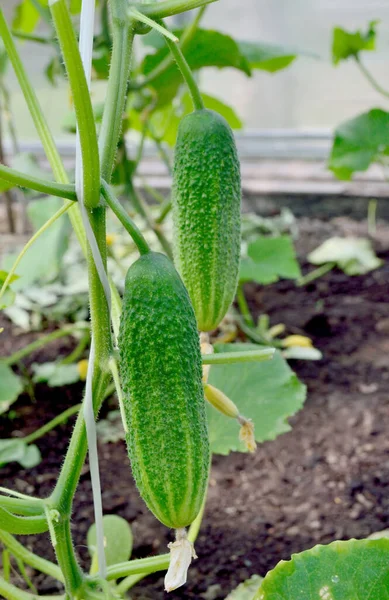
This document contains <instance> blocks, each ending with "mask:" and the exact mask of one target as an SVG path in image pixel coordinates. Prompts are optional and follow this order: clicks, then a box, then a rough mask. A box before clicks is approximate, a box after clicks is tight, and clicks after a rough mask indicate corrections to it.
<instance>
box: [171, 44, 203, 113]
mask: <svg viewBox="0 0 389 600" xmlns="http://www.w3.org/2000/svg"><path fill="white" fill-rule="evenodd" d="M165 42H166V45H167V46H168V48H169V50H170V52H171V53H172V55H173V57H174V60H175V61H176V63H177V66H178V68H179V69H180V71H181V75H182V76H183V78H184V81H185V83H186V85H187V86H188V90H189V93H190V95H191V98H192V102H193V106H194V108H195V109H196V110H202V109H203V108H204V102H203V99H202V97H201V94H200V90H199V88H198V85H197V82H196V79H195V78H194V75H193V73H192V71H191V69H190V67H189V65H188V63H187V61H186V58H185V56H184V54H183V52H182V50H181V48H180V46H179V45H178V44H177V43H176V42H172V41H171V40H169V38H167V37H165Z"/></svg>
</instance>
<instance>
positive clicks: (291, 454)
mask: <svg viewBox="0 0 389 600" xmlns="http://www.w3.org/2000/svg"><path fill="white" fill-rule="evenodd" d="M299 225H300V237H299V240H298V243H297V247H298V252H299V256H300V258H301V260H302V262H303V264H304V260H305V257H306V253H307V251H308V250H310V249H312V248H313V247H315V246H316V245H317V244H318V243H319V242H320V241H322V240H324V239H326V238H327V237H329V236H330V235H334V234H337V233H347V234H350V233H356V232H357V233H363V234H364V235H365V234H366V231H365V228H366V225H365V224H364V223H358V224H357V223H354V222H352V221H350V220H347V219H335V220H333V221H331V222H327V223H323V222H321V221H315V220H307V219H301V220H300V222H299ZM374 244H375V247H376V250H377V251H378V253H379V255H380V256H381V258H383V259H384V261H385V262H384V264H383V266H382V267H381V268H380V269H378V270H376V271H373V272H371V273H369V274H367V275H364V276H358V277H348V276H346V275H344V274H343V273H342V272H340V271H338V270H334V271H333V272H330V273H328V274H327V275H326V276H324V277H322V278H321V279H319V280H317V281H315V282H313V283H312V284H310V285H309V286H307V287H306V288H297V287H296V286H295V285H294V284H293V283H291V282H288V281H282V282H279V283H277V284H275V285H272V286H268V287H266V288H260V287H259V286H255V285H249V286H248V287H247V291H248V297H249V303H250V306H251V308H252V311H253V313H254V314H255V315H258V314H260V313H263V312H266V313H267V314H269V315H270V318H271V324H276V323H280V322H282V323H284V324H285V325H286V327H287V330H288V332H289V333H302V334H306V335H309V336H310V337H311V338H312V340H313V342H314V344H315V346H316V347H317V348H319V349H320V350H321V351H322V353H323V356H324V358H323V360H321V361H318V362H304V361H294V362H293V363H291V366H292V368H294V369H295V370H296V372H297V373H298V375H299V377H300V379H301V380H302V381H303V382H304V383H305V384H306V385H307V386H308V398H307V401H306V404H305V407H304V408H303V410H301V411H300V412H299V413H298V414H297V415H295V416H294V417H293V418H292V419H291V420H290V423H291V425H292V430H291V431H290V432H289V433H286V434H284V435H282V436H281V437H279V438H278V439H277V440H275V441H273V442H267V443H265V444H263V445H261V446H260V447H259V448H258V451H257V453H256V454H255V456H249V455H243V454H233V455H230V456H228V457H220V456H216V457H215V458H214V460H213V468H212V475H211V480H210V489H209V498H208V503H207V510H206V513H205V517H204V522H203V526H202V529H201V532H200V535H199V537H198V540H197V543H196V551H197V554H198V556H199V559H198V560H197V561H195V562H194V564H193V566H192V567H191V569H190V572H189V581H188V584H187V585H186V586H185V587H184V588H182V589H181V590H178V591H177V592H173V593H171V594H170V595H169V596H168V597H169V598H170V599H171V600H174V599H175V598H177V599H178V598H187V599H190V598H198V599H201V598H204V599H205V600H218V599H222V598H225V596H226V595H227V594H228V593H229V592H230V591H231V590H232V589H233V588H234V587H235V586H236V585H237V584H238V583H240V582H241V581H243V580H244V579H246V578H248V577H249V576H250V575H252V574H253V573H258V574H260V575H264V574H265V573H266V572H267V571H268V570H269V569H271V568H272V567H274V566H275V565H276V564H277V562H278V561H279V560H281V559H288V558H289V557H290V555H291V554H292V553H294V552H300V551H302V550H304V549H307V548H310V547H312V546H313V545H315V544H317V543H324V544H326V543H329V542H331V541H333V540H335V539H347V538H351V537H356V538H361V537H365V536H367V535H369V534H371V533H373V532H376V531H379V530H382V529H385V528H386V527H389V438H388V435H387V432H388V431H389V410H388V409H389V397H388V393H387V389H388V385H389V366H388V359H387V353H389V304H388V297H387V296H388V282H389V228H388V227H387V226H385V225H380V226H379V229H378V235H377V237H376V239H375V240H374ZM304 270H305V271H306V270H308V267H306V266H305V267H304ZM7 330H8V334H9V336H11V333H12V331H10V330H11V328H10V325H9V324H7ZM3 335H4V334H3ZM30 337H31V334H30V336H23V335H19V336H18V337H17V338H15V337H13V338H12V340H11V338H10V337H9V338H8V339H7V343H5V345H4V348H3V352H4V353H9V351H10V345H12V348H13V350H15V349H17V347H18V346H22V345H24V344H25V343H26V341H27V338H29V339H30ZM65 350H69V347H67V346H66V344H65V343H64V342H61V343H59V344H58V345H56V346H54V345H51V346H49V347H47V348H46V349H45V351H44V354H41V353H39V352H38V353H36V354H35V355H33V356H32V357H31V359H30V360H31V361H33V360H34V361H37V360H38V361H39V360H41V361H44V360H50V359H52V358H54V357H55V356H57V355H58V353H62V352H64V351H65ZM81 389H82V388H81V386H79V385H75V386H70V387H68V388H66V389H54V390H53V389H48V388H47V387H45V386H38V387H37V388H36V401H35V402H32V401H31V399H30V398H29V397H27V396H26V395H24V396H22V397H21V398H20V399H19V400H18V402H17V404H16V405H15V410H16V411H17V417H16V418H15V419H14V420H13V421H10V420H7V419H6V418H3V419H2V420H0V431H1V436H2V437H9V436H11V435H23V434H26V433H29V432H31V431H33V430H34V429H36V428H37V427H38V426H39V425H41V424H42V423H43V422H46V421H48V420H49V419H50V418H52V417H53V416H54V415H56V414H58V413H59V412H61V411H62V410H64V409H65V408H66V407H68V406H70V405H72V404H74V403H76V402H79V400H80V396H81ZM73 422H74V419H69V422H68V423H67V424H66V425H62V426H61V427H59V428H57V429H56V430H54V431H52V432H50V433H49V434H48V435H47V436H46V437H44V438H43V439H41V440H39V442H38V445H39V447H40V449H41V452H42V456H43V457H44V458H43V461H42V463H41V464H40V465H39V466H38V467H37V468H35V469H32V470H30V471H25V470H22V469H21V468H19V467H18V466H17V465H16V464H12V465H9V466H7V467H4V468H3V469H1V471H0V473H1V484H2V485H4V486H9V487H12V488H13V489H17V490H19V491H21V492H24V493H33V494H36V495H40V496H45V495H48V494H49V493H50V491H51V489H52V488H53V486H54V484H55V480H56V477H57V474H58V469H59V466H60V464H61V460H62V457H63V454H64V452H65V450H66V447H67V443H68V439H69V435H70V432H71V429H72V425H73ZM100 461H101V476H102V487H103V490H104V491H103V505H104V511H105V512H106V513H117V514H119V515H121V516H122V517H124V518H125V519H127V520H128V521H129V522H130V523H131V524H132V527H133V531H134V537H135V548H134V556H136V557H143V556H149V555H151V554H154V553H158V552H163V551H165V550H166V544H167V543H168V542H169V541H171V532H169V531H167V530H166V529H165V528H164V527H163V526H162V525H160V524H159V523H158V522H157V521H156V520H155V518H154V517H153V516H152V515H151V514H150V513H149V512H148V511H147V510H146V508H145V506H144V504H143V502H142V501H141V499H140V498H139V496H138V493H137V491H136V489H135V487H134V484H133V481H132V479H131V474H130V469H129V466H128V459H127V455H126V450H125V447H124V443H123V442H120V443H114V444H113V443H111V444H105V445H101V447H100ZM91 522H92V504H91V487H90V479H89V472H88V467H87V466H86V467H85V468H84V471H83V474H82V477H81V481H80V486H79V489H78V492H77V496H76V498H75V503H74V513H73V524H72V528H73V534H74V539H75V543H76V545H77V551H78V553H79V556H80V560H81V562H82V564H83V565H84V566H87V561H88V554H87V550H86V547H85V539H86V532H87V529H88V527H89V525H90V524H91ZM28 545H29V547H31V548H32V547H33V548H34V550H35V551H37V552H38V553H39V554H41V555H43V556H46V557H48V558H51V557H52V550H51V548H50V545H49V542H48V539H47V536H44V535H43V536H39V537H38V536H37V537H34V538H31V539H29V541H28ZM35 582H36V585H37V586H38V588H39V591H40V593H42V594H44V593H56V591H58V588H56V587H55V583H53V581H52V580H50V579H49V578H47V577H45V576H42V575H37V574H36V576H35ZM131 597H132V598H134V599H142V600H155V599H163V598H165V597H167V596H166V595H165V593H164V592H163V578H162V576H160V575H158V574H156V575H155V576H151V577H149V578H147V579H145V580H144V581H143V582H142V584H140V585H138V586H137V587H135V588H134V589H133V591H132V594H131Z"/></svg>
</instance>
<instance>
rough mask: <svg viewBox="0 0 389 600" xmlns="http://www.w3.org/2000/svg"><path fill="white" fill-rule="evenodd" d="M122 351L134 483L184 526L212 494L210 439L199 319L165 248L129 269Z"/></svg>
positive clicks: (153, 505)
mask: <svg viewBox="0 0 389 600" xmlns="http://www.w3.org/2000/svg"><path fill="white" fill-rule="evenodd" d="M119 351H120V371H121V377H122V383H123V392H124V407H123V408H124V416H125V419H124V420H125V423H124V424H125V427H126V430H127V432H126V439H127V446H128V452H129V456H130V460H131V465H132V472H133V475H134V478H135V482H136V484H137V487H138V489H139V492H140V494H141V496H142V498H143V499H144V501H145V502H146V504H147V506H148V507H149V509H150V510H151V511H152V512H153V513H154V515H155V516H156V517H157V518H158V519H159V520H160V521H162V523H164V524H165V525H166V526H167V527H171V528H174V529H181V528H184V527H186V526H187V525H189V524H190V523H192V521H193V520H194V519H195V517H196V516H197V514H198V512H199V510H200V508H201V504H202V501H203V498H204V495H205V490H206V485H207V478H208V468H209V460H210V455H209V442H208V431H207V423H206V413H205V402H204V393H203V385H202V370H201V353H200V343H199V336H198V333H197V327H196V319H195V315H194V312H193V308H192V306H191V303H190V299H189V296H188V294H187V291H186V289H185V287H184V285H183V283H182V281H181V279H180V277H179V275H178V273H177V271H176V269H175V268H174V266H173V264H172V263H171V262H170V260H169V259H168V258H166V257H165V256H164V255H162V254H157V253H154V252H150V253H147V254H144V255H143V256H141V257H140V258H139V259H138V260H137V261H136V262H135V263H134V264H133V265H132V266H131V267H130V269H129V270H128V273H127V277H126V284H125V292H124V298H123V313H122V317H121V323H120V334H119Z"/></svg>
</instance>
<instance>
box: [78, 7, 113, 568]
mask: <svg viewBox="0 0 389 600" xmlns="http://www.w3.org/2000/svg"><path fill="white" fill-rule="evenodd" d="M94 17H95V0H83V1H82V7H81V22H80V42H79V48H80V54H81V59H82V63H83V66H84V71H85V77H86V80H87V84H88V87H89V86H90V80H91V68H92V67H91V65H92V52H93V28H94ZM76 192H77V198H78V202H79V206H80V210H81V216H82V220H83V224H84V228H85V232H86V236H87V239H88V242H89V245H90V248H91V252H92V255H93V259H94V261H95V265H96V269H97V271H98V273H99V277H100V280H101V283H102V286H103V288H104V292H105V295H106V298H107V303H108V308H109V311H110V310H111V292H110V289H109V283H108V279H107V275H106V272H105V269H104V265H103V261H102V258H101V255H100V251H99V248H98V245H97V241H96V238H95V235H94V233H93V230H92V227H91V225H90V222H89V217H88V214H87V210H86V208H85V204H84V189H83V165H82V155H81V143H80V136H79V134H78V131H77V136H76ZM94 356H95V350H94V341H93V338H92V342H91V349H90V353H89V363H88V373H87V378H86V386H85V399H84V419H85V428H86V434H87V440H88V451H89V468H90V475H91V482H92V493H93V506H94V513H95V522H96V545H97V557H98V564H99V574H100V576H101V577H103V578H105V577H106V574H107V565H106V560H105V552H104V529H103V509H102V501H101V485H100V473H99V460H98V452H97V434H96V423H95V417H94V410H93V389H92V384H93V365H94Z"/></svg>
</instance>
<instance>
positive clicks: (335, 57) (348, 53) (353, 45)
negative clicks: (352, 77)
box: [332, 21, 379, 65]
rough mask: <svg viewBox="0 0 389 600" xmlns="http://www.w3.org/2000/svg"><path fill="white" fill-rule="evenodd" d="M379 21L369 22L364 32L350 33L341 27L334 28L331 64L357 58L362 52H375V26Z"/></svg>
mask: <svg viewBox="0 0 389 600" xmlns="http://www.w3.org/2000/svg"><path fill="white" fill-rule="evenodd" d="M377 23H379V21H370V23H369V24H368V28H367V31H366V32H363V31H356V32H355V33H350V32H349V31H346V30H345V29H342V28H341V27H335V28H334V31H333V39H332V62H333V63H334V65H337V64H339V63H340V62H341V61H342V60H347V59H348V58H350V57H352V58H358V56H359V53H360V52H362V51H372V50H375V42H376V33H377V32H376V25H377Z"/></svg>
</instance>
